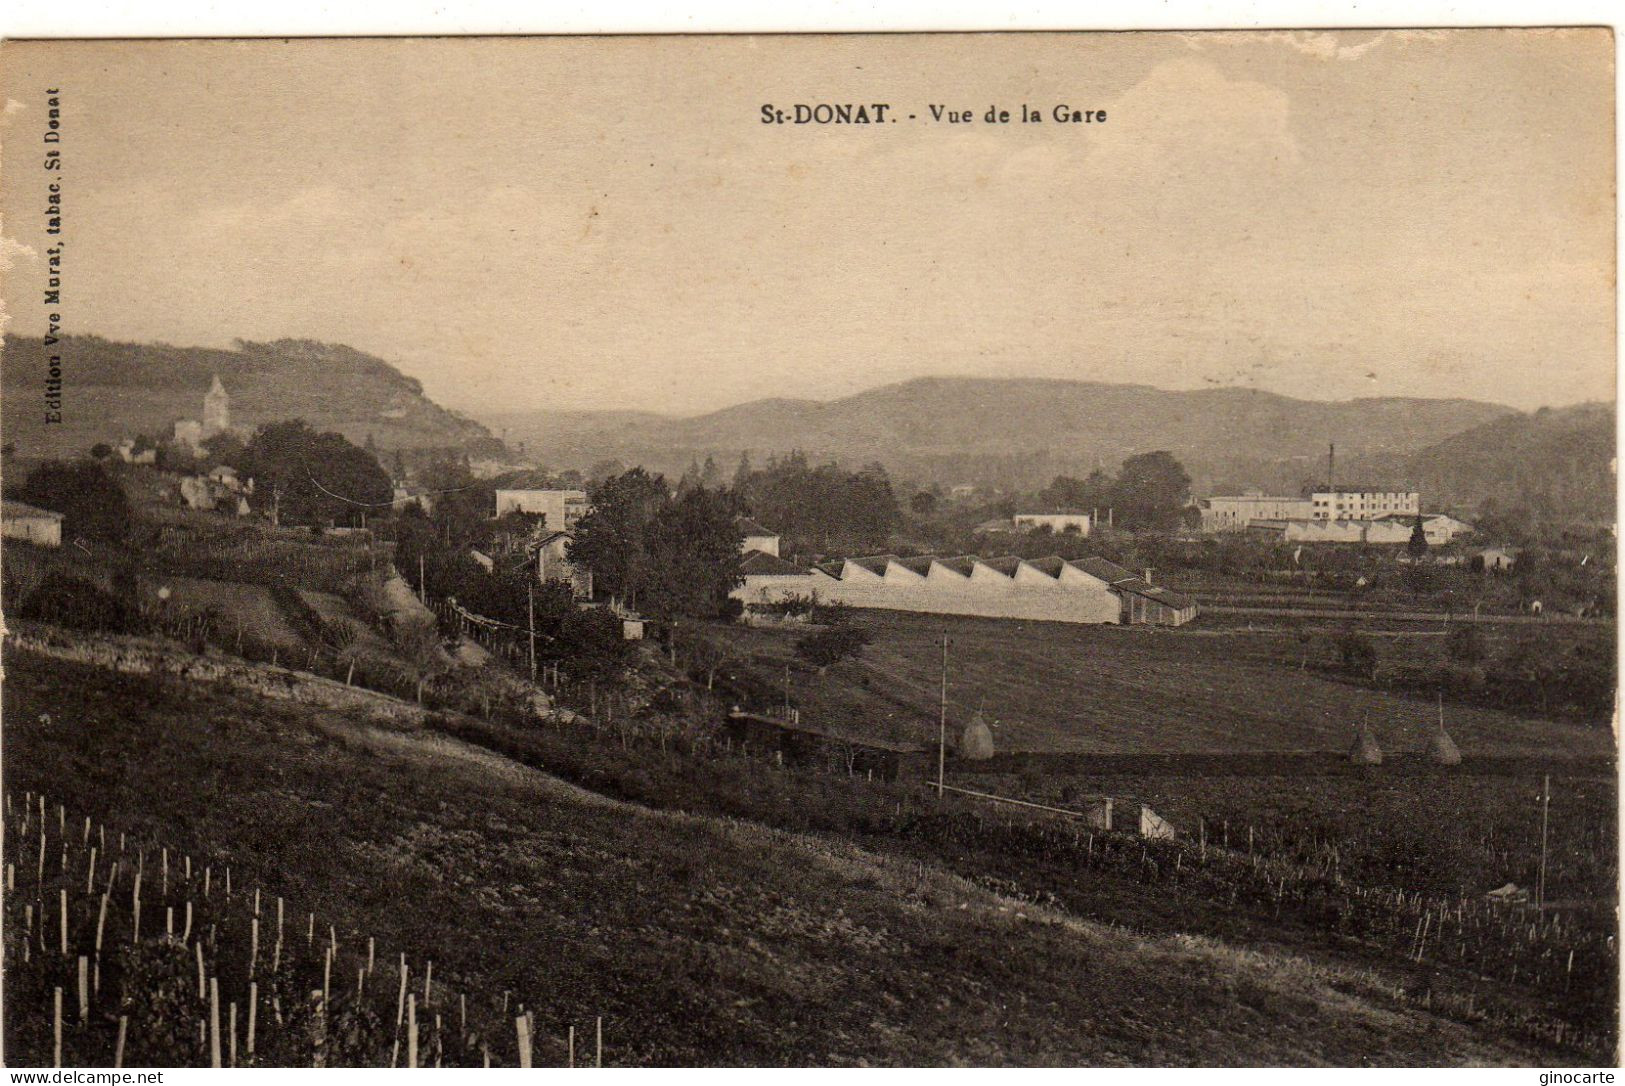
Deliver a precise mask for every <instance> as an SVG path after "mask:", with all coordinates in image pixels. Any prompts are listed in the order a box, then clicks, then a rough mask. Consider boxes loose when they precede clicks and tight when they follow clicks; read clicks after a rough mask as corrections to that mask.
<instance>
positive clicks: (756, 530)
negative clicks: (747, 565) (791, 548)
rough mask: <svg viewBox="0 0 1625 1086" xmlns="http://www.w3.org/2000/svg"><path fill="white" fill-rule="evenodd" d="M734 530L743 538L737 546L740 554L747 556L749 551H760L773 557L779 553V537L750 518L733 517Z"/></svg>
mask: <svg viewBox="0 0 1625 1086" xmlns="http://www.w3.org/2000/svg"><path fill="white" fill-rule="evenodd" d="M734 529H735V530H736V531H738V532H739V534H740V535H741V536H743V537H744V538H743V540H742V541H741V542H740V544H739V553H740V554H749V553H750V552H751V551H760V552H762V553H763V554H771V555H773V556H774V557H777V556H778V553H779V536H778V533H777V532H771V531H769V530H768V529H766V528H764V527H762V526H761V525H760V524H758V523H757V522H756V521H754V520H752V519H751V518H750V517H735V518H734Z"/></svg>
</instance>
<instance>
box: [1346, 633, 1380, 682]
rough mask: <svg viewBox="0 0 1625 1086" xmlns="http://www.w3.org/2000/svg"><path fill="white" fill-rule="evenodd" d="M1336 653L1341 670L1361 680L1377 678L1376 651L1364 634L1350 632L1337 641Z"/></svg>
mask: <svg viewBox="0 0 1625 1086" xmlns="http://www.w3.org/2000/svg"><path fill="white" fill-rule="evenodd" d="M1337 653H1338V655H1339V656H1340V657H1342V660H1343V668H1344V670H1345V671H1348V672H1350V673H1351V674H1354V675H1358V676H1359V677H1361V678H1362V679H1375V678H1376V677H1377V649H1376V646H1374V645H1373V644H1372V643H1371V639H1370V638H1369V637H1366V636H1365V635H1364V634H1359V633H1354V632H1353V631H1350V632H1349V633H1345V634H1344V635H1343V636H1342V637H1340V638H1338V640H1337Z"/></svg>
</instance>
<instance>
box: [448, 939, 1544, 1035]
mask: <svg viewBox="0 0 1625 1086" xmlns="http://www.w3.org/2000/svg"><path fill="white" fill-rule="evenodd" d="M1569 968H1570V969H1572V968H1574V952H1573V951H1572V950H1571V951H1569ZM457 1029H458V1032H460V1033H462V1034H463V1036H464V1037H467V1036H468V995H467V994H466V993H463V992H459V993H457Z"/></svg>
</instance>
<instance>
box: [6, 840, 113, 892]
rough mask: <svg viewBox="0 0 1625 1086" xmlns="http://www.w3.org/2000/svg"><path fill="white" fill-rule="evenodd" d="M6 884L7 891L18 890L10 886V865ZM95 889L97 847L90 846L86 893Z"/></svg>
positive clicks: (7, 868) (86, 873)
mask: <svg viewBox="0 0 1625 1086" xmlns="http://www.w3.org/2000/svg"><path fill="white" fill-rule="evenodd" d="M6 882H7V883H8V885H7V887H6V889H8V890H12V889H16V888H15V887H13V886H10V885H9V883H10V882H11V867H10V865H7V867H6ZM95 888H96V846H95V845H92V846H90V866H89V867H87V868H85V893H87V894H88V893H91V892H92V891H93V890H94V889H95Z"/></svg>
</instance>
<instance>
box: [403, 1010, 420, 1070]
mask: <svg viewBox="0 0 1625 1086" xmlns="http://www.w3.org/2000/svg"><path fill="white" fill-rule="evenodd" d="M417 1065H418V997H417V996H416V995H409V996H407V997H406V1066H408V1067H416V1066H417Z"/></svg>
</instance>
